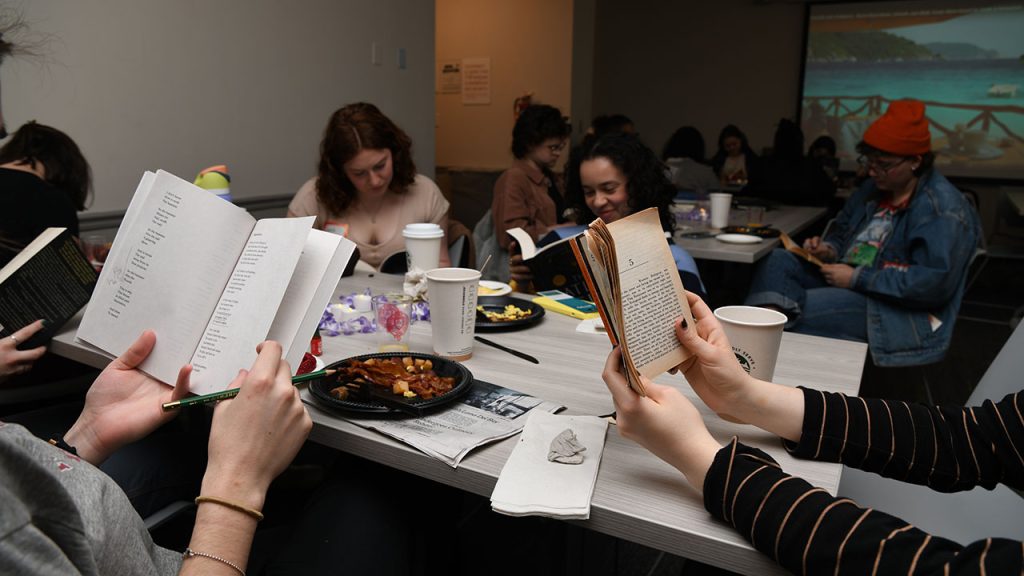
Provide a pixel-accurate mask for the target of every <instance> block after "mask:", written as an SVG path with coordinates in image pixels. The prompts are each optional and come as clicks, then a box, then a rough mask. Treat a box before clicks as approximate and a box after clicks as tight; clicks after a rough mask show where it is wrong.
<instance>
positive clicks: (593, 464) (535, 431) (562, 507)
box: [491, 410, 608, 520]
mask: <svg viewBox="0 0 1024 576" xmlns="http://www.w3.org/2000/svg"><path fill="white" fill-rule="evenodd" d="M566 429H570V430H572V431H573V432H574V433H575V434H576V438H577V439H578V441H579V443H580V444H582V445H583V446H584V447H585V448H586V450H585V451H583V452H580V455H582V456H583V462H582V463H580V464H577V465H573V464H562V463H559V462H551V461H549V460H548V451H549V450H550V448H551V441H552V440H554V439H555V438H556V437H557V436H558V435H559V434H561V433H562V432H564V431H565V430H566ZM607 429H608V422H607V421H606V420H603V419H601V418H598V417H596V416H557V415H555V414H548V413H547V412H540V411H537V410H534V411H533V412H531V413H530V415H529V419H528V420H527V421H526V426H525V427H524V428H523V433H522V435H521V436H520V437H519V443H518V444H516V447H515V449H514V450H512V455H511V456H509V458H508V461H507V462H505V467H504V468H502V469H501V475H500V476H499V477H498V483H497V484H496V485H495V486H494V492H492V493H491V508H492V509H493V510H494V511H495V512H500V513H502V514H508V515H509V516H547V517H549V518H560V519H568V520H586V519H587V518H590V498H591V497H592V496H593V495H594V483H595V482H596V481H597V470H598V468H599V467H600V465H601V455H602V454H603V453H604V435H605V432H606V430H607Z"/></svg>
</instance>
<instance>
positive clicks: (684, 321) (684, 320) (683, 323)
mask: <svg viewBox="0 0 1024 576" xmlns="http://www.w3.org/2000/svg"><path fill="white" fill-rule="evenodd" d="M679 325H680V326H682V327H683V330H686V329H687V328H689V325H687V323H686V318H683V319H682V320H680V321H679Z"/></svg>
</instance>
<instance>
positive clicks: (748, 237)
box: [715, 234, 764, 244]
mask: <svg viewBox="0 0 1024 576" xmlns="http://www.w3.org/2000/svg"><path fill="white" fill-rule="evenodd" d="M715 239H716V240H718V241H719V242H725V243H726V244H757V243H758V242H762V241H764V238H761V237H760V236H754V235H752V234H719V235H718V236H715Z"/></svg>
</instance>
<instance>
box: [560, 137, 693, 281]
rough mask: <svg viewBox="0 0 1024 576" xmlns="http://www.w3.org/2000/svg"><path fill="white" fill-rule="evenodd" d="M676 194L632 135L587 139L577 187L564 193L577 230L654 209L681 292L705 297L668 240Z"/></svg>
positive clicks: (682, 253) (685, 256)
mask: <svg viewBox="0 0 1024 576" xmlns="http://www.w3.org/2000/svg"><path fill="white" fill-rule="evenodd" d="M675 194H676V190H675V187H674V186H673V185H672V183H671V182H670V181H669V180H668V177H667V176H666V175H665V168H664V166H663V165H662V163H661V161H660V160H658V157H657V156H656V155H655V154H654V151H652V150H651V149H650V148H648V147H647V146H646V145H644V143H643V142H641V141H640V139H639V138H637V137H636V135H634V134H629V133H625V132H611V133H608V134H606V135H604V136H601V137H597V138H588V139H587V140H585V141H584V143H583V147H582V161H581V162H580V187H579V188H578V189H573V190H569V191H568V196H567V201H568V203H569V206H570V207H571V209H573V210H574V211H575V212H576V214H578V216H577V218H579V222H580V223H581V224H588V223H590V222H591V221H593V220H594V219H595V218H600V219H601V220H603V221H604V222H605V224H610V223H612V222H615V221H617V220H619V219H621V218H624V217H626V216H629V215H630V214H634V213H636V212H640V211H641V210H645V209H647V208H657V209H658V217H659V218H660V220H661V227H662V229H663V230H664V231H665V232H667V233H669V238H668V243H669V249H670V250H671V251H672V257H673V258H674V259H675V261H676V269H677V270H678V271H679V276H680V278H681V279H682V281H683V286H684V287H685V288H686V289H687V290H689V291H691V292H694V293H696V294H700V295H701V296H705V295H706V292H705V290H704V284H703V282H702V281H701V279H700V272H699V271H698V270H697V263H696V262H694V260H693V257H691V256H690V254H689V253H688V252H686V250H684V249H683V248H682V247H680V246H677V245H676V244H675V243H674V242H673V241H672V238H671V233H672V232H673V231H674V230H675V219H674V218H673V216H672V213H671V212H670V211H669V206H670V205H671V204H672V199H673V198H674V197H675Z"/></svg>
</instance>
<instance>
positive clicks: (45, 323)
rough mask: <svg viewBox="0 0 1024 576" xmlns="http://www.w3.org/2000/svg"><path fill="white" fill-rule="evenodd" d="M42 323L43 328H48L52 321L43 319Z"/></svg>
mask: <svg viewBox="0 0 1024 576" xmlns="http://www.w3.org/2000/svg"><path fill="white" fill-rule="evenodd" d="M40 322H42V323H43V328H46V327H47V326H49V325H50V321H49V320H47V319H46V318H43V319H42V320H40Z"/></svg>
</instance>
